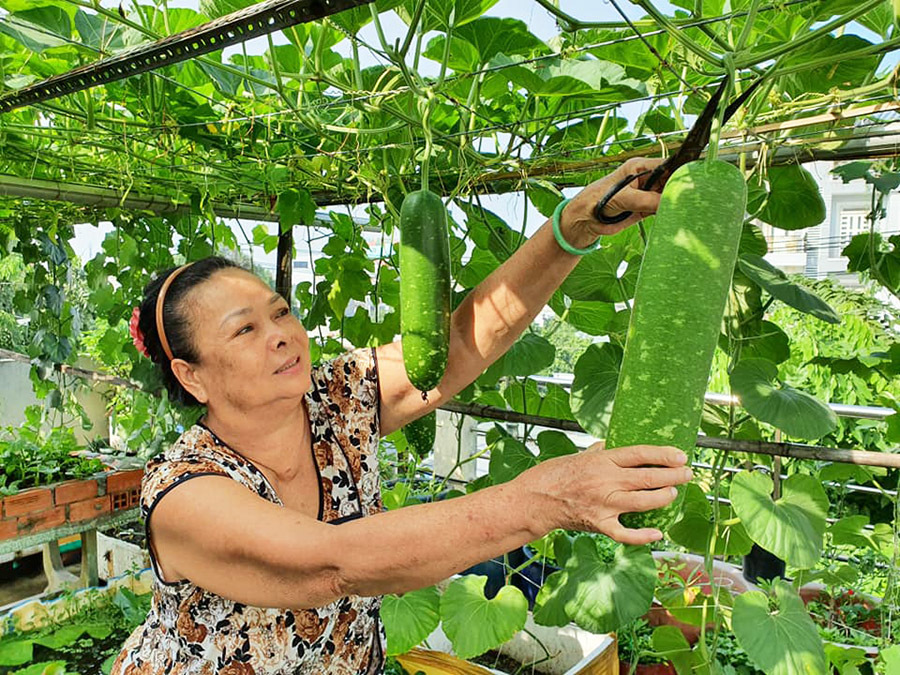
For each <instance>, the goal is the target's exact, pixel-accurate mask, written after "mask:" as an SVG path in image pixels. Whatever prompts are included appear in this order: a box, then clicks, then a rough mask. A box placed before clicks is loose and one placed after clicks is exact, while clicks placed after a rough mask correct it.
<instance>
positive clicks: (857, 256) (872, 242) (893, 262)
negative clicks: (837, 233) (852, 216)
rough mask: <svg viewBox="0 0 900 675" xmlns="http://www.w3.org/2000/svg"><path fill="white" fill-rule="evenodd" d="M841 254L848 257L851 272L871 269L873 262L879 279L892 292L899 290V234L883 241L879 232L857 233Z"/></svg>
mask: <svg viewBox="0 0 900 675" xmlns="http://www.w3.org/2000/svg"><path fill="white" fill-rule="evenodd" d="M841 255H843V256H845V257H846V258H848V262H847V269H848V270H849V271H851V272H864V271H866V270H871V268H872V263H873V262H874V263H875V268H876V269H877V270H878V272H879V277H880V281H881V282H882V283H884V284H885V285H886V286H887V287H888V289H889V290H891V291H893V292H894V293H896V292H898V291H900V235H897V234H894V235H891V236H890V237H888V240H887V242H885V241H884V237H882V235H881V233H880V232H874V233H870V232H863V233H861V234H857V235H855V236H854V237H853V238H852V239H851V240H850V243H849V244H847V246H846V247H845V248H844V250H843V251H841Z"/></svg>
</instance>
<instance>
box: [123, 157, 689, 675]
mask: <svg viewBox="0 0 900 675" xmlns="http://www.w3.org/2000/svg"><path fill="white" fill-rule="evenodd" d="M656 164H657V162H656V161H651V160H632V161H630V162H628V163H627V164H625V165H624V166H623V167H621V168H620V169H619V170H618V171H616V172H615V173H613V174H612V175H611V176H608V177H606V178H604V179H602V180H599V181H597V182H595V183H593V184H592V185H590V186H588V187H587V188H585V189H584V190H583V191H582V192H581V193H580V194H579V195H578V196H577V197H575V198H574V199H573V200H572V201H571V202H570V203H568V204H567V205H566V206H565V208H564V210H563V211H562V212H561V217H560V218H559V221H558V223H557V224H558V231H557V233H556V234H554V231H553V227H552V226H551V223H550V222H548V223H547V224H545V225H544V226H543V227H542V228H541V229H540V230H539V231H538V232H537V233H536V234H535V235H534V236H533V237H532V238H531V239H530V240H529V241H528V242H526V243H525V244H524V245H523V246H522V247H521V248H520V249H519V251H517V252H516V253H515V254H514V255H513V256H512V257H511V258H510V259H509V260H508V261H507V262H506V263H504V264H503V266H502V267H500V268H499V269H498V270H497V271H495V272H494V273H493V274H492V275H491V276H490V277H488V278H487V279H486V280H485V281H484V282H483V283H482V284H481V285H479V286H478V288H476V289H475V290H474V291H472V292H471V293H470V294H469V295H468V296H467V297H466V299H465V300H464V301H463V303H462V304H461V305H460V306H459V308H458V309H457V310H456V311H455V312H454V313H453V319H452V331H451V332H452V334H451V339H450V357H449V363H448V367H447V371H446V375H445V376H444V378H443V381H442V382H441V383H440V385H439V386H438V387H437V388H436V389H435V390H433V391H431V392H428V397H427V400H423V396H422V394H421V392H419V391H417V390H416V389H415V388H414V387H413V386H412V385H411V384H410V382H409V380H408V379H407V377H406V373H405V371H404V367H403V358H402V353H401V346H400V342H395V343H392V344H388V345H383V346H381V347H378V348H377V349H372V350H369V349H362V350H356V351H353V352H350V353H348V354H345V355H344V356H341V357H339V358H338V359H336V360H334V361H332V362H330V363H327V364H325V365H323V366H320V367H318V368H315V369H311V367H310V352H309V341H308V337H307V334H306V332H305V330H304V329H303V326H301V325H300V323H299V322H298V321H297V319H296V318H295V317H294V316H293V315H292V314H291V312H290V310H289V307H288V305H287V303H286V302H285V301H284V299H283V298H281V297H280V296H279V295H277V294H273V293H272V291H271V289H269V288H268V287H267V286H266V285H265V284H264V283H263V282H262V281H260V280H259V279H258V278H257V277H255V276H254V275H252V274H250V273H249V272H246V271H245V270H243V269H240V268H238V267H235V266H233V265H232V264H231V263H228V262H227V261H224V260H222V259H221V258H209V259H206V260H201V261H198V262H196V263H194V264H192V265H190V266H186V267H182V268H178V269H177V270H174V271H170V272H168V273H165V274H163V275H161V276H160V277H159V278H157V279H156V280H154V281H152V282H151V283H150V284H149V285H148V286H147V288H146V291H145V298H144V301H143V303H142V304H141V307H140V312H139V315H138V319H137V323H138V326H137V327H138V328H139V331H136V335H138V338H139V339H141V340H143V346H142V348H143V349H144V351H145V353H146V354H148V355H149V356H150V357H151V358H152V359H153V361H154V362H155V363H156V364H157V365H158V366H159V367H160V368H161V370H162V374H163V377H164V379H165V381H166V385H167V387H168V389H169V391H170V392H171V394H172V396H173V397H174V398H176V399H177V400H180V401H181V402H183V403H185V404H189V405H191V404H201V405H204V406H206V414H205V416H204V417H203V418H202V419H201V421H200V422H199V424H197V425H195V426H194V427H192V428H191V429H189V430H187V431H186V432H185V433H184V434H183V435H182V436H181V438H180V439H179V440H178V441H177V442H176V443H175V444H174V446H173V447H172V448H170V449H169V450H168V451H167V452H165V453H164V454H163V455H162V456H160V457H157V458H155V459H154V460H152V461H151V462H150V463H148V465H147V467H146V472H145V477H144V483H143V490H142V511H143V514H144V518H145V522H146V528H147V541H148V544H149V549H150V555H151V561H152V563H153V570H154V573H155V585H154V595H153V604H152V608H151V610H150V613H149V615H148V617H147V620H146V621H145V622H144V624H143V625H142V626H140V627H139V628H138V629H137V630H136V631H135V632H134V633H133V634H132V635H131V637H130V638H129V639H128V640H127V642H126V643H125V646H124V648H123V651H122V653H121V654H120V655H119V657H118V659H117V661H116V663H115V665H114V666H113V671H112V672H113V674H114V675H134V674H138V673H140V674H141V675H145V674H152V675H157V674H159V675H162V674H163V673H174V674H178V673H191V674H193V673H210V674H212V673H217V674H222V675H234V674H241V675H244V674H246V675H250V674H263V673H265V674H266V675H275V674H279V675H281V674H283V675H287V674H289V673H290V674H293V673H336V674H342V673H348V674H349V673H377V672H380V671H381V669H382V667H383V661H384V659H383V645H382V634H383V633H382V630H381V627H380V623H379V615H378V612H379V606H380V601H379V597H378V596H381V595H383V594H385V593H402V592H405V591H410V590H413V589H416V588H421V587H424V586H427V585H430V584H433V583H435V582H436V581H439V580H441V579H444V578H446V577H448V576H450V575H451V574H453V573H455V572H458V571H460V570H462V569H465V568H467V567H469V566H471V565H472V564H474V563H477V562H479V561H482V560H486V559H489V558H492V557H494V556H496V555H499V554H501V553H503V552H504V551H509V550H511V549H513V548H516V547H519V546H522V545H523V544H525V543H527V542H529V541H532V540H534V539H537V538H539V537H541V536H543V535H545V534H546V533H547V532H549V531H550V530H553V529H555V528H567V529H577V530H586V531H592V532H602V533H605V534H607V535H609V536H611V537H613V538H614V539H617V540H619V541H622V542H626V543H629V544H644V543H648V542H651V541H654V540H656V539H659V538H660V537H661V536H662V535H661V533H660V532H658V531H656V530H651V529H647V530H628V529H625V528H624V527H623V526H622V525H621V524H620V523H619V522H618V519H617V518H618V516H619V514H621V513H623V512H629V511H643V510H648V509H654V508H658V507H662V506H664V505H666V504H668V503H670V502H671V500H672V499H673V497H674V494H675V490H674V488H673V487H672V486H674V485H676V484H680V483H684V482H686V481H687V480H689V479H690V470H689V469H688V468H686V467H685V466H684V463H685V461H686V460H685V457H684V454H683V453H680V452H678V451H677V450H675V449H674V448H658V447H649V446H637V447H632V448H622V449H617V450H608V451H601V450H600V449H599V448H596V447H594V448H590V449H588V450H587V451H585V452H582V453H579V454H577V455H569V456H565V457H561V458H558V459H553V460H550V461H547V462H543V463H542V464H540V465H538V466H536V467H534V468H532V469H530V470H528V471H526V472H525V473H523V474H522V475H521V476H519V477H518V478H516V479H515V480H513V481H510V482H509V483H506V484H503V485H498V486H494V487H490V488H487V489H485V490H481V491H479V492H476V493H474V494H471V495H468V496H465V497H460V498H457V499H453V500H450V501H446V502H438V503H433V504H424V505H419V506H414V507H409V508H404V509H400V510H397V511H391V512H383V509H382V505H381V501H380V497H379V485H378V474H377V458H376V452H377V447H378V438H379V436H384V435H387V434H390V433H391V432H393V431H394V430H396V429H398V428H400V427H401V426H402V425H404V424H407V423H408V422H410V421H412V420H414V419H416V418H418V417H420V416H422V415H424V414H425V413H427V412H429V411H430V410H432V409H434V408H436V407H437V406H439V405H440V404H441V403H443V402H445V401H447V400H448V399H450V398H451V397H452V396H454V395H455V394H456V393H457V392H459V391H460V390H462V389H463V388H464V387H465V386H466V385H468V384H469V383H471V382H472V381H473V380H475V378H476V377H477V376H478V375H479V374H480V373H481V372H483V371H484V370H485V369H486V368H487V367H488V366H489V365H490V364H491V363H492V362H494V361H495V360H496V359H497V358H498V357H500V356H501V355H502V354H503V353H504V352H505V351H506V350H507V349H509V347H510V346H511V345H512V344H513V342H515V340H516V338H517V337H518V336H519V335H520V334H521V333H522V331H523V330H524V329H525V328H526V327H527V326H528V325H529V324H530V323H531V321H532V319H533V318H534V317H535V315H536V314H537V313H538V312H539V311H540V310H541V308H542V307H543V306H544V304H545V303H546V302H547V300H548V299H549V298H550V296H551V294H552V293H553V291H554V290H555V289H556V288H557V287H558V286H559V284H560V283H561V282H562V280H563V279H565V277H566V275H567V274H568V273H569V272H570V271H571V270H572V268H573V267H574V266H575V264H576V263H577V262H578V257H577V256H576V255H572V254H571V253H569V252H567V251H566V250H564V249H571V248H572V247H573V246H575V247H586V246H588V245H590V244H591V243H592V242H593V241H595V240H596V239H597V237H598V236H599V235H603V234H612V233H614V232H616V231H618V230H620V229H622V228H624V227H626V226H628V225H631V224H633V223H634V222H637V221H638V220H640V218H641V217H642V216H643V215H646V214H649V213H653V212H655V210H656V207H657V204H658V201H659V195H658V194H656V193H650V192H641V191H639V190H637V189H635V188H627V189H625V190H623V191H622V192H620V193H619V195H618V196H617V197H616V198H615V199H614V200H613V201H612V202H611V204H610V205H609V206H608V209H609V211H610V214H611V215H614V214H615V213H616V212H621V211H625V210H630V211H634V212H635V215H633V216H631V217H630V218H628V219H627V220H625V221H623V222H622V223H620V224H618V225H614V226H604V225H601V224H600V223H599V222H597V221H596V220H594V218H593V216H592V209H593V207H594V205H595V204H596V203H597V202H598V200H599V199H600V198H601V197H602V196H603V195H604V194H605V193H606V191H607V190H608V189H609V187H610V186H612V185H613V184H614V183H616V182H617V181H619V180H620V179H621V178H623V177H624V176H626V175H628V174H637V173H640V172H641V171H643V170H645V169H647V168H652V167H653V166H655V165H656ZM560 237H561V238H562V241H560V239H559V238H560ZM647 465H652V467H653V468H648V467H647ZM287 608H290V609H287Z"/></svg>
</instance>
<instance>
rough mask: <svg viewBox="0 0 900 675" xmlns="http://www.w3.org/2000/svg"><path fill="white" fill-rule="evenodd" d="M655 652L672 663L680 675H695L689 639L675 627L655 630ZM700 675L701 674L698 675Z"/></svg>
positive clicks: (653, 639)
mask: <svg viewBox="0 0 900 675" xmlns="http://www.w3.org/2000/svg"><path fill="white" fill-rule="evenodd" d="M651 639H652V644H653V651H655V652H656V653H657V655H659V656H660V657H662V658H664V659H666V660H668V661H671V662H672V664H673V665H674V666H675V672H676V673H678V675H693V674H694V673H695V672H696V671H695V670H694V654H693V652H692V651H691V645H690V644H689V643H688V641H687V638H685V637H684V633H682V632H681V631H680V630H679V629H678V628H676V627H675V626H657V627H656V628H655V629H654V630H653V637H652V638H651ZM698 675H699V674H698Z"/></svg>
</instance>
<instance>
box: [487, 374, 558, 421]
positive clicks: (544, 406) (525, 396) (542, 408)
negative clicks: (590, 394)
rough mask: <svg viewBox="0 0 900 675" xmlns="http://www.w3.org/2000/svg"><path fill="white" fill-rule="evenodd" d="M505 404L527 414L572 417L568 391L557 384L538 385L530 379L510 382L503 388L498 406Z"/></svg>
mask: <svg viewBox="0 0 900 675" xmlns="http://www.w3.org/2000/svg"><path fill="white" fill-rule="evenodd" d="M506 405H508V406H509V407H510V408H512V409H513V410H517V411H518V412H521V413H525V414H527V415H540V416H541V417H555V418H556V419H559V420H571V419H574V418H573V417H572V411H571V410H570V409H569V392H567V391H566V390H565V389H563V388H562V387H561V386H559V385H558V384H553V383H548V384H541V385H538V383H537V382H535V381H534V380H532V379H527V380H525V381H524V382H521V381H515V382H510V383H509V384H508V385H507V386H506V388H505V389H504V390H503V398H502V399H501V402H500V404H499V407H501V408H502V407H504V406H506Z"/></svg>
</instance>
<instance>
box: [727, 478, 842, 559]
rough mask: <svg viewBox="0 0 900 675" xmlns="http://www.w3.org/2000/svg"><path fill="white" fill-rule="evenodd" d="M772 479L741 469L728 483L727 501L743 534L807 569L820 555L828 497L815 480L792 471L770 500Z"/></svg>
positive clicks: (780, 556)
mask: <svg viewBox="0 0 900 675" xmlns="http://www.w3.org/2000/svg"><path fill="white" fill-rule="evenodd" d="M773 487H774V486H773V484H772V480H771V479H770V478H769V477H768V476H765V475H763V474H761V473H758V472H750V471H742V472H741V473H739V474H738V475H737V476H735V477H734V478H733V479H732V482H731V492H730V495H729V496H730V498H731V504H732V506H733V507H734V510H735V512H736V513H737V515H738V517H739V518H740V519H741V522H742V523H743V524H744V528H745V529H746V530H747V534H749V535H750V538H751V539H753V541H755V542H756V543H757V544H759V545H760V546H762V547H763V548H764V549H766V550H767V551H770V552H772V553H774V554H775V555H777V556H778V557H779V558H781V559H783V560H785V561H787V563H788V564H790V565H792V566H793V567H799V568H801V569H808V568H810V567H813V566H814V565H815V564H816V562H818V560H819V558H820V556H821V555H822V543H823V538H824V534H825V527H826V521H825V517H826V515H827V514H828V506H829V504H828V497H827V496H826V495H825V490H824V489H823V488H822V484H821V483H820V482H819V480H818V479H817V478H815V477H813V476H807V475H804V474H795V475H793V476H791V477H790V478H788V479H787V480H785V481H784V482H783V483H782V484H781V492H782V494H781V497H780V498H779V499H778V500H776V501H772V497H771V495H772V489H773Z"/></svg>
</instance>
